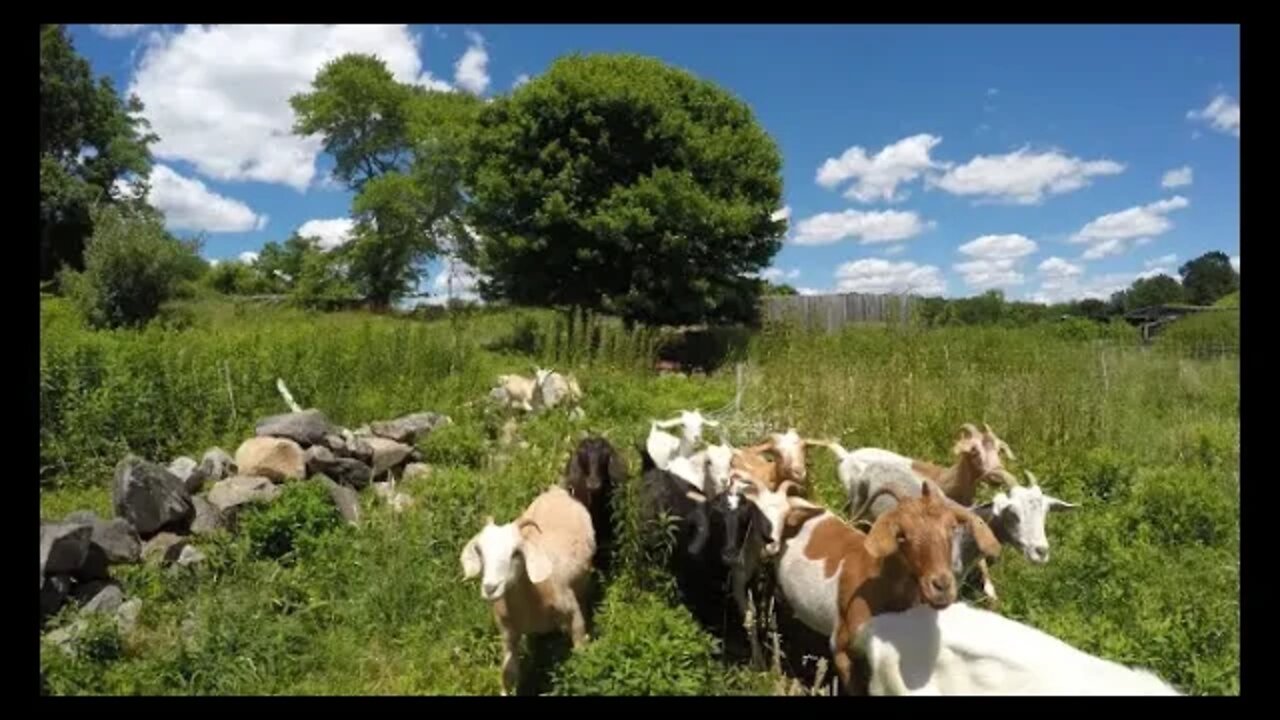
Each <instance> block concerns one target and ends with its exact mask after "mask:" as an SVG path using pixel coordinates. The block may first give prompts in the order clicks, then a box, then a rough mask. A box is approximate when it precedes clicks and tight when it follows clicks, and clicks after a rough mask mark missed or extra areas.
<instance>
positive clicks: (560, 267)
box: [465, 54, 785, 324]
mask: <svg viewBox="0 0 1280 720" xmlns="http://www.w3.org/2000/svg"><path fill="white" fill-rule="evenodd" d="M468 147H469V149H470V154H469V156H468V157H469V162H468V166H467V170H468V172H467V175H466V182H465V189H466V191H467V193H468V196H469V197H468V200H469V202H468V204H467V210H468V212H467V218H468V220H469V222H470V223H471V224H472V225H473V226H474V228H475V230H476V231H477V234H478V238H479V239H478V240H477V241H476V242H475V243H474V245H473V246H471V247H469V248H467V249H468V251H469V252H468V253H467V255H466V259H467V260H468V261H469V262H471V264H472V265H474V266H475V267H476V269H477V270H479V271H480V273H481V274H482V275H483V276H487V277H486V279H484V280H482V282H481V285H480V290H481V293H482V294H483V295H485V296H486V297H496V298H503V299H507V300H511V301H514V302H518V303H529V304H541V305H551V306H560V307H576V308H581V309H584V310H601V311H605V312H608V313H612V314H617V315H620V316H622V317H623V318H624V319H625V320H627V321H629V322H630V321H642V322H648V323H671V324H683V323H695V322H702V321H718V320H739V319H743V316H744V315H752V314H753V313H754V310H755V307H756V302H755V301H756V299H757V298H758V296H759V293H760V291H761V284H760V283H759V282H757V281H756V280H755V279H754V278H751V277H748V274H750V273H755V272H758V271H760V270H762V269H763V268H764V267H765V266H767V265H768V264H769V261H770V260H771V258H772V257H773V256H774V254H776V253H777V251H778V250H779V248H780V247H781V236H782V234H783V232H784V231H785V223H784V222H782V221H775V220H774V219H772V217H771V215H772V213H773V212H774V211H775V210H776V209H777V208H778V207H779V206H780V205H781V195H782V177H781V167H782V158H781V155H780V153H779V151H778V147H777V145H776V144H775V143H774V141H773V140H772V139H771V138H770V137H769V135H768V134H767V133H766V132H765V130H764V129H763V128H762V127H761V126H760V124H759V123H758V122H757V121H756V119H755V117H754V116H753V114H752V112H751V109H750V108H749V107H748V106H747V105H746V103H744V102H743V101H741V100H740V99H738V98H736V97H734V96H733V95H731V94H730V93H728V92H727V91H725V90H723V89H722V88H720V87H718V86H716V85H715V84H714V83H712V82H710V81H707V80H702V79H699V78H697V77H695V76H693V75H691V74H689V73H688V72H685V71H683V70H679V69H676V68H673V67H671V66H669V65H666V64H664V63H662V62H660V61H658V60H654V59H650V58H644V57H638V56H634V55H609V54H601V55H587V56H582V55H573V56H569V57H565V58H562V59H559V60H557V61H556V62H554V63H553V64H552V65H551V67H550V68H549V69H548V70H547V72H546V73H545V74H543V75H541V76H539V77H537V78H535V79H534V80H533V81H531V82H529V83H528V84H526V85H524V86H522V87H520V88H519V89H517V90H516V91H514V92H513V93H512V94H511V95H510V96H507V97H500V98H497V99H495V100H494V101H493V102H492V103H489V104H487V105H485V106H484V107H483V109H482V110H481V111H480V116H479V122H478V125H477V127H476V129H475V137H474V141H473V142H472V143H470V144H469V146H468Z"/></svg>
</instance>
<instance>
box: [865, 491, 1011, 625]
mask: <svg viewBox="0 0 1280 720" xmlns="http://www.w3.org/2000/svg"><path fill="white" fill-rule="evenodd" d="M920 490H921V494H920V496H919V497H906V496H899V497H898V505H897V506H896V507H894V509H893V510H890V511H889V512H887V513H885V514H884V515H881V516H880V517H879V519H877V520H876V522H875V524H874V525H872V526H871V532H870V533H868V534H867V539H866V548H867V551H868V552H869V553H870V554H871V556H872V557H875V558H878V559H881V560H888V559H889V558H890V557H892V556H895V555H896V556H898V557H899V558H900V559H901V561H902V562H904V563H905V564H906V566H907V568H908V569H909V571H910V573H911V574H912V575H913V576H914V577H915V578H916V581H917V583H918V588H919V592H920V597H921V598H922V599H923V600H924V601H925V602H927V603H928V604H929V605H931V606H932V607H934V608H938V609H942V608H945V607H947V606H948V605H950V604H951V603H953V602H955V599H956V590H957V588H956V578H955V572H954V571H953V566H952V561H953V557H952V540H953V537H954V535H955V533H956V530H957V528H958V527H959V525H960V524H961V523H964V524H967V525H968V526H969V530H970V531H971V532H972V533H973V535H974V538H975V539H976V540H977V542H978V547H979V548H981V550H982V552H983V554H985V555H987V556H989V557H994V556H996V555H998V554H999V552H1000V543H999V541H997V540H996V538H995V536H994V535H993V534H992V532H991V529H990V528H988V527H987V524H986V523H985V522H983V520H982V519H981V518H979V517H978V516H977V515H975V514H973V513H972V512H970V511H968V510H964V509H962V508H955V507H954V506H951V505H949V504H948V503H947V502H946V501H945V500H943V499H942V498H943V495H942V491H941V490H939V489H938V488H937V487H936V486H934V485H933V483H931V482H925V483H924V485H923V486H922V487H921V488H920Z"/></svg>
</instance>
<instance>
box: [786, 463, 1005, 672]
mask: <svg viewBox="0 0 1280 720" xmlns="http://www.w3.org/2000/svg"><path fill="white" fill-rule="evenodd" d="M885 491H886V492H891V493H894V492H896V491H895V490H893V489H892V488H887V489H886V490H885ZM785 522H786V524H787V525H788V526H789V529H788V534H790V533H791V530H792V529H794V535H793V536H792V537H790V538H788V539H787V540H786V541H785V547H784V549H783V551H782V555H781V556H780V558H779V559H778V565H777V588H778V591H779V592H781V593H782V595H783V598H784V599H785V600H786V602H787V605H788V606H790V607H791V608H792V611H793V612H794V613H795V615H796V617H797V618H798V619H799V620H800V621H801V622H802V623H804V624H805V625H807V626H808V627H809V628H811V629H813V630H814V631H816V632H818V633H821V634H822V635H824V636H826V637H827V638H829V641H830V647H831V652H832V657H833V660H834V662H835V667H836V672H837V673H838V675H839V677H840V680H841V682H842V683H843V684H844V688H845V692H846V693H851V692H855V691H858V690H859V689H860V686H858V685H855V683H856V682H857V681H858V680H859V678H857V677H855V673H854V668H853V662H852V655H851V653H852V651H853V648H852V643H853V641H854V638H855V637H856V635H857V632H858V629H859V628H860V627H862V625H863V624H864V623H866V622H867V621H868V620H869V619H870V618H871V617H872V616H874V615H877V614H879V613H884V612H898V611H902V610H906V609H908V608H911V607H914V606H916V605H919V604H921V603H927V604H928V605H930V606H932V607H935V608H944V607H947V606H948V605H950V604H951V603H953V602H955V599H956V591H957V582H956V578H955V575H954V573H953V572H952V550H951V543H952V538H953V537H954V534H955V530H956V528H957V526H958V525H959V524H961V523H964V524H966V525H968V526H969V528H970V530H971V531H972V532H973V534H974V537H975V538H976V539H977V542H978V545H979V547H980V548H981V550H982V552H983V554H985V555H988V556H992V557H994V556H995V555H997V554H999V552H1000V543H999V541H997V540H996V538H995V536H994V535H993V534H992V533H991V530H990V528H988V527H987V524H986V523H985V522H983V521H982V520H981V519H980V518H978V517H977V516H976V515H974V514H973V513H972V512H969V511H968V510H965V509H963V508H957V507H956V506H955V505H954V504H949V503H947V502H945V501H944V500H943V499H942V493H941V491H940V490H939V489H938V488H937V486H935V485H933V484H932V483H925V486H924V489H923V490H922V492H921V495H920V496H919V497H907V496H902V497H900V498H899V499H898V505H897V506H896V507H895V508H894V509H893V510H891V511H890V512H887V513H885V514H884V515H882V516H880V518H879V519H878V520H876V522H875V524H874V525H873V526H872V527H871V531H870V532H868V533H863V532H861V531H860V530H856V529H854V528H852V527H850V526H849V525H847V524H845V523H844V522H843V521H841V519H840V518H839V517H837V516H836V515H834V514H832V513H831V512H829V511H823V512H821V513H820V514H816V515H811V514H810V513H808V512H800V513H797V514H796V516H795V517H788V518H786V520H785Z"/></svg>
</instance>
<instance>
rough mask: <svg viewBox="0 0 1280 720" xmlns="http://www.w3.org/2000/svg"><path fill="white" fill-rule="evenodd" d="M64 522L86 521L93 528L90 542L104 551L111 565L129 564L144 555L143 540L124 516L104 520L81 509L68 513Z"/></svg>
mask: <svg viewBox="0 0 1280 720" xmlns="http://www.w3.org/2000/svg"><path fill="white" fill-rule="evenodd" d="M63 522H68V523H85V524H88V525H89V526H90V527H91V528H93V532H92V535H91V536H90V538H89V543H90V545H91V546H93V547H97V548H98V549H100V550H101V551H102V553H103V555H104V556H105V558H106V561H107V564H109V565H129V564H132V563H136V562H138V560H139V559H140V558H141V557H142V540H141V539H140V538H139V537H138V531H137V530H134V529H133V525H130V524H129V521H128V520H125V519H124V518H111V519H110V520H103V519H102V518H99V517H98V516H97V515H94V514H93V513H91V512H89V511H87V510H79V511H77V512H73V513H71V514H70V515H68V516H67V517H66V518H65V519H64V520H63Z"/></svg>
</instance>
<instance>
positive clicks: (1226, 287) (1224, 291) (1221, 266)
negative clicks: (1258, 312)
mask: <svg viewBox="0 0 1280 720" xmlns="http://www.w3.org/2000/svg"><path fill="white" fill-rule="evenodd" d="M1178 274H1179V275H1181V276H1182V287H1184V288H1185V289H1186V294H1187V301H1188V302H1191V303H1193V304H1195V305H1212V304H1213V303H1215V302H1217V300H1218V298H1221V297H1223V296H1225V295H1229V294H1231V293H1232V292H1235V291H1236V290H1238V289H1240V273H1238V272H1236V269H1235V268H1233V267H1231V258H1229V257H1227V254H1226V253H1224V252H1222V251H1220V250H1214V251H1212V252H1207V253H1205V254H1203V255H1201V256H1200V257H1198V258H1196V259H1194V260H1189V261H1187V262H1186V263H1184V264H1183V265H1182V267H1180V268H1178Z"/></svg>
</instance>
